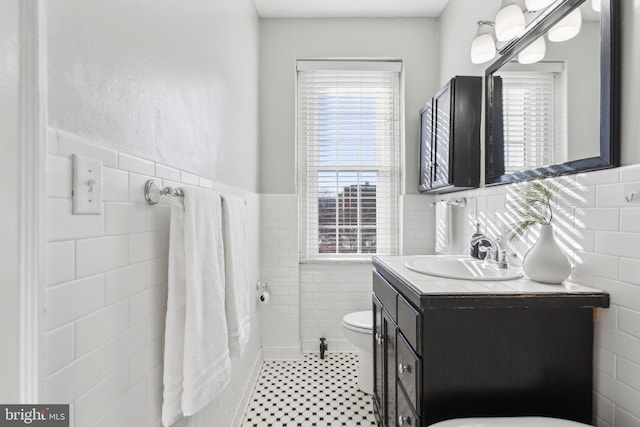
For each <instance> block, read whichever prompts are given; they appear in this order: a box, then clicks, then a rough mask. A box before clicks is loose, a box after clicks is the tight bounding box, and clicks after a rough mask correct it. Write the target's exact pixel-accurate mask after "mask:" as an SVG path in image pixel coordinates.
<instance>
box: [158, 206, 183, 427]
mask: <svg viewBox="0 0 640 427" xmlns="http://www.w3.org/2000/svg"><path fill="white" fill-rule="evenodd" d="M169 230H170V232H169V286H168V288H169V289H168V295H167V317H166V322H165V332H164V371H163V378H162V382H163V384H164V391H163V400H162V424H163V425H164V426H170V425H172V424H173V423H175V422H176V421H177V420H178V419H179V418H180V416H181V414H182V381H183V379H184V375H183V372H182V367H183V365H184V363H183V355H184V317H185V303H186V278H185V271H184V204H183V203H182V198H181V197H173V198H172V199H171V223H170V228H169Z"/></svg>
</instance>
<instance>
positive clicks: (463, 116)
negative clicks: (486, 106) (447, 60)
mask: <svg viewBox="0 0 640 427" xmlns="http://www.w3.org/2000/svg"><path fill="white" fill-rule="evenodd" d="M481 111H482V78H481V77H473V76H456V77H454V78H452V79H451V80H449V82H447V84H445V85H444V87H443V88H442V89H440V90H439V91H438V93H436V94H435V96H434V97H433V98H432V99H431V100H429V101H428V102H427V103H426V105H425V106H424V107H423V108H422V109H421V110H420V182H419V183H418V189H419V190H420V191H421V192H429V191H435V192H441V193H442V192H447V191H455V190H461V189H464V188H475V187H477V186H478V184H479V182H480V119H481Z"/></svg>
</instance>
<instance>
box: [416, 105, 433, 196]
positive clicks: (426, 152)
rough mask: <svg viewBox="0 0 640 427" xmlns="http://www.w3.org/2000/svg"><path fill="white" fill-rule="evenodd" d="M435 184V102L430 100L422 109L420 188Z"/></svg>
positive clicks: (428, 187)
mask: <svg viewBox="0 0 640 427" xmlns="http://www.w3.org/2000/svg"><path fill="white" fill-rule="evenodd" d="M432 186H433V103H432V102H431V101H429V102H428V103H427V105H425V106H424V108H422V110H420V182H418V190H420V191H427V190H430V189H431V188H432Z"/></svg>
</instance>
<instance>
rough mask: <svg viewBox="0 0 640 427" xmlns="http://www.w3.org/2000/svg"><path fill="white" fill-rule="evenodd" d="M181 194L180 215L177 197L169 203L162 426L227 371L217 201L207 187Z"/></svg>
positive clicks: (191, 408) (205, 395)
mask: <svg viewBox="0 0 640 427" xmlns="http://www.w3.org/2000/svg"><path fill="white" fill-rule="evenodd" d="M184 193H185V196H184V210H183V213H182V215H183V219H181V218H180V213H179V212H178V211H179V209H178V208H177V206H176V204H177V203H179V202H176V201H174V202H172V203H173V206H172V212H171V213H172V218H171V230H170V232H171V238H170V245H171V247H170V254H169V256H170V263H169V265H170V271H169V299H168V300H167V326H166V332H165V334H166V335H165V362H164V363H165V365H164V367H165V372H164V387H165V389H164V401H163V404H162V423H163V424H164V425H165V426H169V425H171V424H173V423H174V422H175V421H176V420H177V419H178V418H179V417H180V409H181V411H182V414H184V415H186V416H189V415H193V414H194V413H196V412H197V411H199V410H200V409H202V408H203V407H204V406H206V405H207V404H208V403H209V402H211V401H212V400H213V399H214V398H215V397H216V396H217V395H218V394H219V393H220V392H221V391H222V390H223V389H224V388H225V387H226V385H227V384H228V383H229V379H230V375H231V360H230V358H229V350H228V347H227V342H228V337H227V322H226V317H225V307H224V304H225V289H224V283H225V281H224V255H223V254H224V252H223V238H222V206H221V205H222V200H221V198H220V196H219V195H218V194H216V193H213V192H212V191H208V190H202V189H196V188H189V189H184ZM174 236H175V237H174ZM181 236H182V238H181ZM180 329H181V330H180ZM180 335H182V339H180ZM167 359H168V360H167ZM180 360H182V363H181V364H180V363H179V362H180Z"/></svg>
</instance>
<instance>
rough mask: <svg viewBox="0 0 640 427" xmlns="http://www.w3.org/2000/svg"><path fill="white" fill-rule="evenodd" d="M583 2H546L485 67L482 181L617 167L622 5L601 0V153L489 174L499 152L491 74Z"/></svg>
mask: <svg viewBox="0 0 640 427" xmlns="http://www.w3.org/2000/svg"><path fill="white" fill-rule="evenodd" d="M584 2H585V0H558V1H557V2H556V3H554V4H552V5H551V6H549V8H548V9H547V10H545V11H544V12H543V13H542V14H541V15H540V16H539V17H538V18H537V19H535V20H534V21H533V22H531V23H530V24H529V26H528V27H527V28H526V30H525V33H524V34H523V35H522V36H520V37H519V38H516V39H514V40H512V41H511V42H509V44H507V45H506V46H505V47H504V48H502V50H500V54H501V55H502V56H501V57H500V58H499V59H498V60H497V61H495V62H494V63H493V64H491V65H490V66H489V68H487V70H486V71H485V120H484V125H485V168H484V170H485V185H487V186H488V185H497V184H507V183H510V182H518V181H523V180H526V179H531V178H541V177H545V176H556V175H567V174H573V173H578V172H585V171H592V170H598V169H607V168H613V167H618V166H620V10H619V9H620V5H619V0H603V1H602V11H601V12H600V155H599V156H595V157H588V158H584V159H578V160H571V161H568V162H565V163H561V164H557V165H551V166H546V167H541V168H537V169H531V170H523V171H518V172H514V173H508V174H505V173H494V172H493V167H492V165H493V164H495V163H496V162H498V161H500V157H501V154H500V153H501V152H502V150H496V149H495V147H493V144H492V129H491V123H492V121H493V117H492V108H491V106H492V93H493V79H492V78H491V75H492V74H493V73H494V72H496V71H498V70H499V69H500V67H502V66H503V65H505V64H506V63H507V62H509V61H511V60H512V59H514V58H515V57H516V56H517V55H518V53H519V52H520V51H522V49H524V48H525V47H527V46H528V45H529V44H530V43H532V42H533V41H535V40H537V39H538V37H540V36H542V35H543V34H545V33H546V32H547V31H548V30H549V29H550V28H551V27H552V26H553V25H554V24H555V23H556V22H558V21H559V20H560V19H562V18H563V17H565V16H566V15H567V14H569V13H570V12H571V11H572V10H573V9H575V8H576V7H580V6H581V5H582V3H584ZM569 138H571V135H569ZM502 161H504V159H502ZM502 170H504V168H502Z"/></svg>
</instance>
